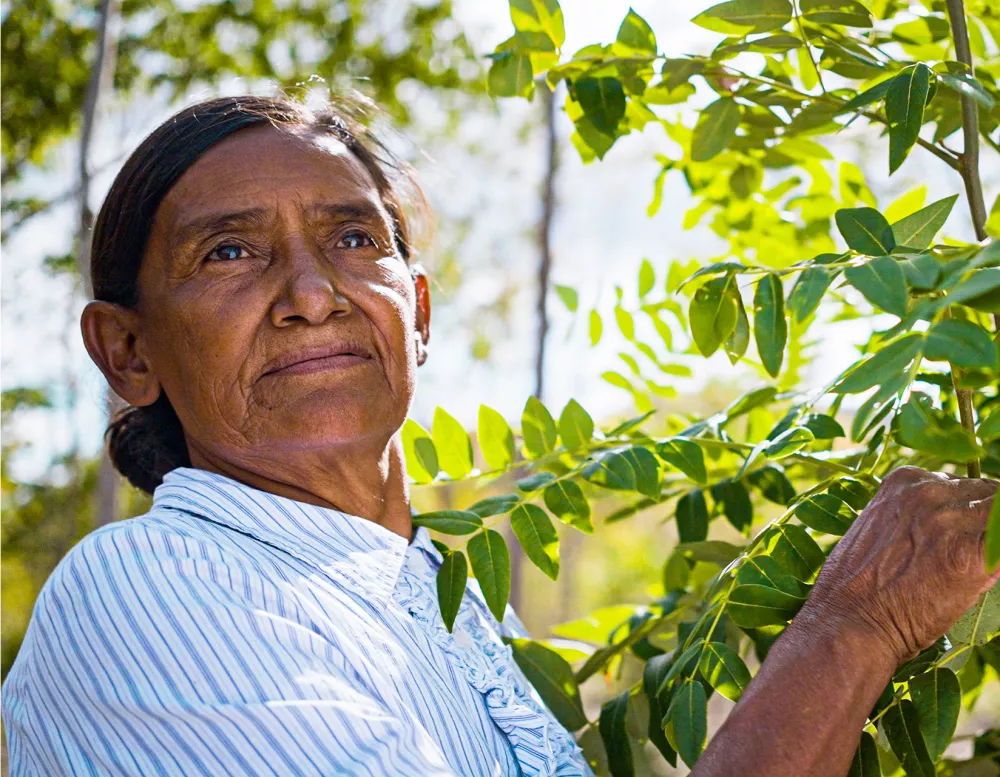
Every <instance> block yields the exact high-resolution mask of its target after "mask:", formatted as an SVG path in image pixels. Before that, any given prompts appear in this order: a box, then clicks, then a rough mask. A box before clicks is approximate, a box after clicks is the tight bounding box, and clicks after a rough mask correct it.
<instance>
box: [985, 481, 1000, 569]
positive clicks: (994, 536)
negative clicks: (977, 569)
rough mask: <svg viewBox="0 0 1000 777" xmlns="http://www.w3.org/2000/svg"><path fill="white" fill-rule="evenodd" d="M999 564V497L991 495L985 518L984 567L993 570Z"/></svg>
mask: <svg viewBox="0 0 1000 777" xmlns="http://www.w3.org/2000/svg"><path fill="white" fill-rule="evenodd" d="M998 564H1000V499H997V498H996V497H995V496H994V497H993V505H992V507H990V514H989V517H988V518H987V519H986V569H987V570H989V571H993V570H995V569H996V567H997V565H998Z"/></svg>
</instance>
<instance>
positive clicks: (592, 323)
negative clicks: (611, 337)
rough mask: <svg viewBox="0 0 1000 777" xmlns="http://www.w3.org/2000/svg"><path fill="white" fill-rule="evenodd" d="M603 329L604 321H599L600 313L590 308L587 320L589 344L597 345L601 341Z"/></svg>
mask: <svg viewBox="0 0 1000 777" xmlns="http://www.w3.org/2000/svg"><path fill="white" fill-rule="evenodd" d="M603 331H604V323H603V322H602V321H601V314H600V313H598V312H597V311H596V310H591V311H590V320H589V322H588V334H589V335H590V344H591V346H594V345H597V344H598V343H599V342H600V341H601V334H602V333H603Z"/></svg>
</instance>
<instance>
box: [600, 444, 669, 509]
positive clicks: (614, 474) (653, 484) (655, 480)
mask: <svg viewBox="0 0 1000 777" xmlns="http://www.w3.org/2000/svg"><path fill="white" fill-rule="evenodd" d="M659 470H660V463H659V462H658V461H657V460H656V456H654V455H653V454H652V453H651V452H650V451H649V450H648V449H646V448H643V447H642V446H639V445H634V446H632V447H630V448H626V449H625V450H611V451H607V452H605V453H602V454H601V455H600V456H598V457H597V458H596V459H595V460H594V461H593V462H591V463H590V464H588V465H587V466H586V467H584V469H583V477H584V478H586V480H587V481H588V482H589V483H594V484H596V485H599V486H603V487H604V488H610V489H615V490H619V491H638V492H639V493H640V494H644V495H645V496H648V497H652V498H654V499H657V498H659V496H660V479H659Z"/></svg>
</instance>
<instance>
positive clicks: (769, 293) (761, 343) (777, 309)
mask: <svg viewBox="0 0 1000 777" xmlns="http://www.w3.org/2000/svg"><path fill="white" fill-rule="evenodd" d="M753 327H754V329H753V331H754V337H755V338H756V340H757V351H758V352H759V353H760V359H761V361H762V362H763V363H764V369H765V370H767V372H768V374H769V375H770V376H771V377H772V378H776V377H778V373H779V372H781V362H782V361H783V360H784V356H785V343H786V342H787V340H788V323H787V322H786V321H785V293H784V290H783V289H782V287H781V278H779V277H778V276H777V275H776V274H775V273H768V274H767V275H765V276H764V277H763V278H761V280H760V282H759V283H758V284H757V291H756V293H755V294H754V298H753Z"/></svg>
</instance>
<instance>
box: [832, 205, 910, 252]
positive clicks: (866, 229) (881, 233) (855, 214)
mask: <svg viewBox="0 0 1000 777" xmlns="http://www.w3.org/2000/svg"><path fill="white" fill-rule="evenodd" d="M834 219H835V220H836V222H837V229H839V230H840V234H841V235H842V236H843V238H844V241H845V242H846V243H847V245H848V247H849V248H852V249H853V250H855V251H857V252H858V253H859V254H865V255H866V256H884V255H885V254H888V253H889V252H890V251H892V249H893V248H895V247H896V238H895V237H894V236H893V233H892V227H891V226H889V222H888V221H886V220H885V216H883V215H882V214H881V213H879V212H878V211H877V210H875V209H874V208H841V209H840V210H838V211H837V212H836V213H835V214H834Z"/></svg>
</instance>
